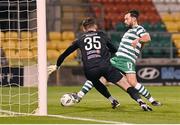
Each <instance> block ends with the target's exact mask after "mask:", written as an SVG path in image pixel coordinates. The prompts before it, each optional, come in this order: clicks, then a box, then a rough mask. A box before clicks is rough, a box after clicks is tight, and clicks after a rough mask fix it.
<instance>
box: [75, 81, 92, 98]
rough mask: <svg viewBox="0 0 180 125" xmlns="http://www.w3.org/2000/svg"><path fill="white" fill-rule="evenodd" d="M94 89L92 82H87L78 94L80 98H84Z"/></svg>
mask: <svg viewBox="0 0 180 125" xmlns="http://www.w3.org/2000/svg"><path fill="white" fill-rule="evenodd" d="M92 88H93V84H92V82H91V81H89V80H86V82H85V83H84V85H83V87H82V88H81V90H80V91H79V92H78V93H77V95H78V97H80V98H82V97H83V96H85V95H86V94H87V93H88V92H89V91H90V90H91V89H92Z"/></svg>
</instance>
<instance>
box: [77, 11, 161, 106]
mask: <svg viewBox="0 0 180 125" xmlns="http://www.w3.org/2000/svg"><path fill="white" fill-rule="evenodd" d="M138 17H139V12H138V11H137V10H131V11H129V12H128V13H126V15H125V16H124V23H125V25H126V26H127V27H128V30H127V32H125V34H124V35H123V37H122V39H121V42H120V44H119V48H118V50H117V52H116V54H115V55H116V56H114V57H112V58H111V60H110V62H111V64H112V65H113V66H114V67H116V68H117V69H119V70H121V71H123V72H124V73H125V75H126V78H127V80H128V82H129V83H130V84H131V85H132V86H134V87H135V89H137V90H138V92H139V93H140V94H141V95H142V96H144V97H145V98H147V99H148V101H149V102H151V104H152V105H154V106H160V105H161V103H160V102H158V101H156V100H155V99H154V98H153V97H152V96H151V94H150V92H149V91H148V90H147V89H146V88H145V87H144V86H143V85H142V84H140V83H138V81H137V78H136V71H135V64H136V60H137V58H138V56H139V55H140V51H141V48H142V45H143V44H144V43H147V42H149V41H151V38H150V36H149V33H147V32H146V30H145V29H144V28H143V27H142V26H140V25H138ZM92 87H93V84H92V83H91V81H86V82H85V83H84V85H83V87H82V89H81V90H80V91H79V92H78V93H77V95H76V94H74V96H75V97H76V98H77V102H79V101H80V100H81V98H82V97H83V96H84V95H85V94H87V93H88V92H89V91H90V90H91V88H92Z"/></svg>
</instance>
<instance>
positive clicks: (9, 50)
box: [0, 0, 47, 116]
mask: <svg viewBox="0 0 180 125" xmlns="http://www.w3.org/2000/svg"><path fill="white" fill-rule="evenodd" d="M38 2H39V3H38ZM40 4H41V8H38V7H37V6H39V5H40ZM42 10H43V11H42ZM44 11H45V2H44V0H37V2H36V0H1V1H0V54H1V56H0V116H4V115H16V114H20V115H21V114H35V113H37V111H38V113H39V114H40V115H46V113H47V111H46V110H47V109H46V108H47V107H46V105H47V103H46V99H45V98H46V97H45V96H46V83H44V82H46V69H45V68H46V54H45V53H44V52H45V45H46V44H45V42H46V35H45V34H46V33H45V32H46V30H45V26H43V25H44V24H45V21H44V20H45V12H44ZM39 14H41V16H39ZM37 17H38V18H40V19H38V18H37ZM39 22H41V24H40V23H39ZM41 27H43V28H42V29H39V28H41ZM42 30H43V31H42ZM37 34H38V35H37ZM40 40H41V43H38V41H40ZM41 44H42V46H41ZM38 46H41V48H39V47H38ZM40 60H41V61H42V62H39V61H40ZM40 74H41V75H43V78H44V80H43V81H42V76H41V75H40ZM42 84H44V86H42ZM40 86H41V87H40ZM39 88H42V90H39ZM42 98H43V100H42ZM42 103H43V104H42Z"/></svg>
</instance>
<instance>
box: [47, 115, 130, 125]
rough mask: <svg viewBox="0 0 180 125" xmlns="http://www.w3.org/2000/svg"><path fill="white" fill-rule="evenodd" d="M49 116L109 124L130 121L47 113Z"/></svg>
mask: <svg viewBox="0 0 180 125" xmlns="http://www.w3.org/2000/svg"><path fill="white" fill-rule="evenodd" d="M47 116H50V117H57V118H64V119H72V120H80V121H92V122H99V123H108V124H128V123H125V122H117V121H108V120H97V119H90V118H80V117H70V116H63V115H47Z"/></svg>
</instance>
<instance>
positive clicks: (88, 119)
mask: <svg viewBox="0 0 180 125" xmlns="http://www.w3.org/2000/svg"><path fill="white" fill-rule="evenodd" d="M0 111H1V110H0ZM2 111H3V112H4V113H8V114H11V115H12V117H16V115H25V116H26V115H28V116H39V115H38V114H27V113H17V112H12V111H4V110H2ZM11 115H10V116H11ZM7 116H8V117H9V115H0V117H7ZM47 116H49V117H56V118H63V119H72V120H80V121H92V122H99V123H108V124H130V123H126V122H117V121H109V120H98V119H90V118H81V117H70V116H63V115H52V114H49V115H47Z"/></svg>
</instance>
